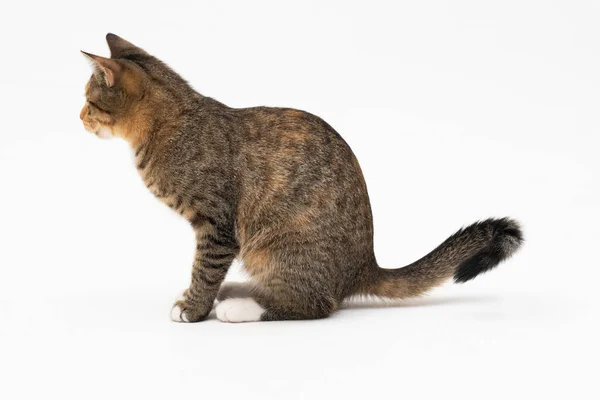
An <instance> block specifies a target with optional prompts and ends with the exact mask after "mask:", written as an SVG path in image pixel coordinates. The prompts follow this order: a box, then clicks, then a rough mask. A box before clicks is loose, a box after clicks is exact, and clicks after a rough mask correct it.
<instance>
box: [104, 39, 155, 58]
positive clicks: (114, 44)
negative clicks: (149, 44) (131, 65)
mask: <svg viewBox="0 0 600 400" xmlns="http://www.w3.org/2000/svg"><path fill="white" fill-rule="evenodd" d="M106 43H108V48H109V49H110V56H111V57H112V58H119V57H120V56H121V55H122V54H123V53H125V52H136V53H145V51H144V50H142V49H140V48H139V47H137V46H135V45H133V44H131V43H129V42H128V41H127V40H125V39H123V38H120V37H119V36H117V35H115V34H114V33H108V34H106Z"/></svg>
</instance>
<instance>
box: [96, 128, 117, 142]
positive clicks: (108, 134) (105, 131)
mask: <svg viewBox="0 0 600 400" xmlns="http://www.w3.org/2000/svg"><path fill="white" fill-rule="evenodd" d="M94 133H95V134H96V136H98V137H99V138H101V139H111V138H112V137H114V135H113V132H112V129H110V128H107V127H105V126H102V127H100V129H98V130H97V131H96V132H94Z"/></svg>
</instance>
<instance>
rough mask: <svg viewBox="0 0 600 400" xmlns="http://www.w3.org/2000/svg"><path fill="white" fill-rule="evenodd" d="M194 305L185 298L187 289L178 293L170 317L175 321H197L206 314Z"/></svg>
mask: <svg viewBox="0 0 600 400" xmlns="http://www.w3.org/2000/svg"><path fill="white" fill-rule="evenodd" d="M205 314H206V313H205V312H202V311H200V310H198V309H197V306H196V307H194V305H192V304H191V303H190V302H189V301H188V298H187V290H185V291H184V292H183V293H182V294H180V295H179V297H178V298H177V300H176V301H175V304H173V308H172V309H171V319H172V320H173V321H175V322H198V321H200V320H201V319H203V318H204V317H205V316H206V315H205Z"/></svg>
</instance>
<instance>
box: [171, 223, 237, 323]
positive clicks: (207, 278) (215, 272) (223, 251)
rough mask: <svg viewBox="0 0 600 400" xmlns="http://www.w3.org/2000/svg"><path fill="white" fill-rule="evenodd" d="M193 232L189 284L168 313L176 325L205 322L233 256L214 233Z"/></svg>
mask: <svg viewBox="0 0 600 400" xmlns="http://www.w3.org/2000/svg"><path fill="white" fill-rule="evenodd" d="M208 232H210V233H207V230H203V231H202V232H197V233H196V237H197V245H196V256H195V259H194V265H193V267H192V281H191V284H190V287H189V288H188V289H186V290H185V291H184V292H183V293H182V294H181V296H180V298H179V299H177V301H176V302H175V304H174V305H173V308H172V309H171V319H172V320H173V321H176V322H198V321H201V320H203V319H205V318H206V316H207V315H208V314H209V313H210V311H211V309H212V306H213V304H214V301H215V298H216V297H217V293H218V292H219V287H220V286H221V283H222V282H223V280H224V279H225V275H226V274H227V270H228V269H229V266H230V265H231V263H232V262H233V259H234V258H235V255H236V250H235V247H234V246H232V245H229V244H228V243H227V241H226V239H224V238H223V235H220V234H219V232H218V231H217V230H216V229H210V230H208Z"/></svg>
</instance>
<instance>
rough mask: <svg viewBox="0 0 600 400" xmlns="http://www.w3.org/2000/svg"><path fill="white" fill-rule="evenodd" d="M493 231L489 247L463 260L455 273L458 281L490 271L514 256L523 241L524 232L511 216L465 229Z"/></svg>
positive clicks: (462, 281) (455, 279)
mask: <svg viewBox="0 0 600 400" xmlns="http://www.w3.org/2000/svg"><path fill="white" fill-rule="evenodd" d="M471 228H473V230H474V231H481V230H483V231H484V232H491V240H490V241H489V244H488V246H487V247H485V248H483V249H482V250H480V251H478V252H477V253H475V254H474V255H473V256H471V257H470V258H468V259H467V260H465V261H463V262H462V263H461V264H460V265H459V266H458V268H457V269H456V272H455V273H454V281H455V282H456V283H464V282H467V281H469V280H471V279H473V278H475V277H476V276H477V275H479V274H481V273H483V272H486V271H489V270H490V269H492V268H494V267H495V266H496V265H498V264H499V263H500V262H502V261H504V260H506V259H507V258H509V257H510V256H512V255H513V254H514V253H515V252H516V251H517V250H518V249H519V247H520V246H521V244H522V243H523V233H522V231H521V227H520V226H519V223H518V222H517V221H515V220H512V219H510V218H502V219H488V220H485V221H481V222H477V223H476V224H473V225H471V226H470V227H467V228H466V229H465V230H468V229H471Z"/></svg>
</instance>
